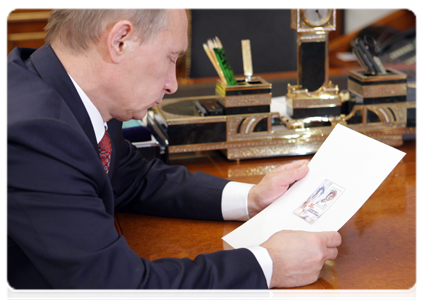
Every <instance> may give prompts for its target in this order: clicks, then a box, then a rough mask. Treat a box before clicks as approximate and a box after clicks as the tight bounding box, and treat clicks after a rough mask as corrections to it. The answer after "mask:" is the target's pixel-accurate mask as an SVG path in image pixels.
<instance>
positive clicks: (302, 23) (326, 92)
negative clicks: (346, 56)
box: [287, 9, 341, 119]
mask: <svg viewBox="0 0 423 300" xmlns="http://www.w3.org/2000/svg"><path fill="white" fill-rule="evenodd" d="M291 28H292V29H295V30H296V31H297V71H298V76H297V81H298V85H296V86H291V85H288V94H287V111H288V114H289V115H290V117H291V118H293V119H302V118H307V117H313V116H333V115H339V114H340V112H341V99H340V97H339V95H338V87H337V86H334V85H333V84H332V83H331V82H330V81H329V58H328V56H329V55H328V52H329V50H328V44H329V31H332V30H336V10H335V9H293V10H291Z"/></svg>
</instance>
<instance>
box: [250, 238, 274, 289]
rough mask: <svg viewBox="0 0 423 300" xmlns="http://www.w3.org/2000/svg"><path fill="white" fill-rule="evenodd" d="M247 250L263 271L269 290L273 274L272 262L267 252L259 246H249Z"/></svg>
mask: <svg viewBox="0 0 423 300" xmlns="http://www.w3.org/2000/svg"><path fill="white" fill-rule="evenodd" d="M247 249H248V250H250V251H251V252H252V253H253V254H254V256H255V257H256V259H257V261H258V263H259V265H260V267H261V269H262V270H263V273H264V277H265V278H266V282H267V288H269V287H270V280H271V279H272V274H273V261H272V258H271V257H270V255H269V252H267V250H266V248H263V247H261V246H251V247H248V248H247Z"/></svg>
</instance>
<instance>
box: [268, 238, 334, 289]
mask: <svg viewBox="0 0 423 300" xmlns="http://www.w3.org/2000/svg"><path fill="white" fill-rule="evenodd" d="M341 241H342V239H341V235H340V234H339V233H338V232H336V231H331V232H306V231H290V230H284V231H280V232H277V233H275V234H274V235H273V236H271V237H270V238H269V239H268V240H267V241H266V242H264V243H263V244H262V245H261V246H262V247H264V248H266V249H267V251H268V252H269V255H270V257H271V258H272V261H273V274H272V279H271V282H270V288H273V287H279V288H284V287H285V288H286V287H297V286H303V285H308V284H311V283H313V282H315V281H316V280H317V279H318V277H319V274H320V271H321V269H322V267H323V265H324V263H325V261H326V260H332V259H335V258H336V257H337V255H338V249H337V248H336V247H338V246H340V245H341Z"/></svg>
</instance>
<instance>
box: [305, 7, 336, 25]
mask: <svg viewBox="0 0 423 300" xmlns="http://www.w3.org/2000/svg"><path fill="white" fill-rule="evenodd" d="M331 14H332V9H304V10H303V17H304V21H305V22H306V23H307V24H308V25H310V26H313V27H317V26H322V25H324V24H325V23H327V22H328V21H329V19H330V17H331Z"/></svg>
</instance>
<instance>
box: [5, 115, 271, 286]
mask: <svg viewBox="0 0 423 300" xmlns="http://www.w3.org/2000/svg"><path fill="white" fill-rule="evenodd" d="M23 133H24V134H23ZM127 149H129V150H128V151H132V150H130V147H129V148H127ZM125 157H128V158H129V159H128V160H127V161H123V166H126V168H125V169H130V168H128V167H127V166H128V165H127V164H130V163H131V162H133V159H134V156H131V155H128V156H126V155H125ZM137 159H138V158H137ZM156 163H157V162H152V164H151V165H149V166H150V167H147V169H149V168H153V166H155V165H154V164H156ZM161 167H162V168H165V166H161ZM158 169H159V171H155V172H154V173H156V174H161V173H162V171H160V165H159V168H158ZM121 170H123V169H121ZM167 171H168V170H167V168H166V172H167ZM117 172H120V171H117ZM133 172H135V170H133ZM143 174H145V172H144V173H143ZM148 176H149V175H143V176H141V177H142V178H144V180H146V181H143V180H140V181H134V182H132V183H130V184H129V187H130V190H131V192H130V195H136V196H140V197H141V200H142V201H140V203H143V204H141V205H138V204H137V205H134V204H133V200H131V201H129V203H125V204H123V202H120V204H122V207H129V206H133V207H135V208H137V209H145V208H146V207H150V203H148V200H147V199H148V198H149V197H156V195H158V190H159V189H164V188H168V187H169V186H168V185H161V184H160V183H154V182H153V181H154V180H156V181H158V179H160V180H161V179H166V176H164V177H163V175H160V176H158V177H157V176H156V175H154V176H152V177H148ZM184 176H187V177H190V175H188V174H185V171H183V172H182V173H181V172H179V171H178V172H176V171H175V174H171V175H170V178H171V179H172V180H174V181H175V182H176V183H172V184H171V185H178V179H177V178H180V177H182V178H184ZM145 178H147V179H145ZM189 180H193V182H195V180H196V179H192V178H189ZM184 181H185V180H184ZM137 184H142V185H147V184H153V185H156V186H155V188H153V189H152V190H151V191H149V192H147V195H142V196H141V191H137V190H136V189H134V187H133V186H135V185H137ZM198 186H200V183H198ZM125 187H126V186H125V185H123V184H122V183H120V188H119V195H118V197H119V199H123V198H124V197H125V196H126V195H125ZM204 188H205V187H204ZM204 188H203V187H202V189H204ZM134 191H135V192H134ZM175 191H180V190H178V189H177V188H176V187H175ZM183 193H184V195H185V196H186V195H190V194H192V192H189V191H184V192H183ZM185 196H184V197H185ZM134 197H135V196H133V198H134ZM160 197H164V196H157V199H156V198H155V199H154V201H153V202H155V201H156V200H160V201H161V200H162V199H163V198H160ZM134 199H135V198H134ZM121 201H123V200H121ZM183 201H184V199H183V197H181V198H180V199H177V200H176V201H171V202H173V203H174V204H171V206H170V207H169V208H171V209H173V208H174V209H175V211H176V212H177V213H176V214H177V215H179V214H180V210H179V209H178V208H177V206H178V205H180V204H181V203H182V202H183ZM207 201H208V200H207ZM135 202H136V201H135ZM145 203H147V204H145ZM175 203H176V204H175ZM178 203H179V204H178ZM155 205H157V204H155V203H153V204H152V207H154V206H155ZM189 205H192V206H194V205H193V204H189ZM148 209H150V208H148ZM113 213H114V199H113V192H112V186H111V184H110V181H109V179H108V178H107V176H106V175H105V174H104V171H103V170H102V166H101V163H100V160H99V158H98V155H97V153H95V151H94V150H93V147H92V146H91V145H90V143H89V142H88V141H87V139H84V138H82V137H81V133H80V132H78V131H77V130H75V128H72V127H71V126H69V125H68V124H66V123H64V122H60V121H57V120H51V119H39V120H36V121H32V122H18V123H15V124H12V125H10V126H9V128H8V238H9V240H10V243H11V244H13V245H15V246H16V248H19V249H20V251H21V252H22V255H23V256H25V259H18V258H16V259H14V260H12V261H11V260H9V263H8V264H9V268H11V269H13V270H14V274H13V276H11V275H10V274H9V278H8V279H9V283H10V284H11V285H12V287H19V286H18V284H16V285H15V283H17V282H20V283H21V285H20V286H23V287H25V286H28V285H25V281H31V280H32V278H34V277H32V278H31V276H35V275H36V276H39V277H40V278H43V280H40V282H41V281H42V282H43V285H42V284H41V283H40V285H38V286H37V287H38V288H62V289H63V288H66V289H68V288H79V289H82V288H89V289H104V288H107V289H117V288H123V289H136V288H154V289H158V288H201V289H207V288H218V289H225V288H239V289H241V288H266V287H267V285H266V281H265V278H264V276H263V273H262V271H261V268H260V266H259V264H258V263H257V260H256V259H255V258H254V255H253V254H252V253H251V252H250V251H249V250H247V249H238V250H231V251H220V252H215V253H212V254H205V255H199V256H198V257H197V258H196V259H194V260H190V259H173V258H169V259H160V260H156V261H149V260H146V259H143V258H140V257H139V256H138V255H137V254H136V253H135V252H133V251H132V250H131V249H130V248H129V246H128V245H127V243H126V241H125V238H124V237H123V236H120V235H119V234H118V233H117V232H116V230H115V228H114V222H113ZM203 213H205V212H204V210H202V209H201V210H199V211H196V212H195V213H193V214H192V215H193V217H198V216H201V215H202V214H203ZM210 217H211V218H214V216H210ZM16 253H18V252H16ZM23 262H24V263H23ZM28 270H31V271H28ZM31 274H32V275H31ZM23 275H25V276H27V277H25V276H23Z"/></svg>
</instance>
